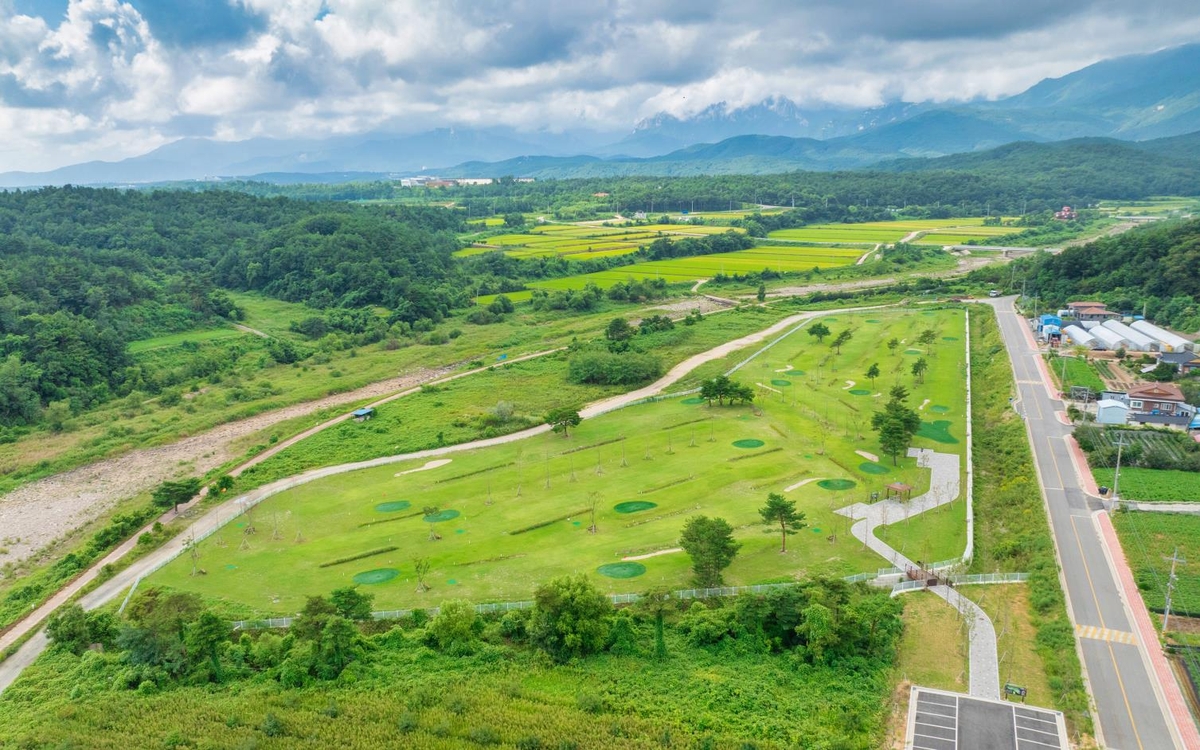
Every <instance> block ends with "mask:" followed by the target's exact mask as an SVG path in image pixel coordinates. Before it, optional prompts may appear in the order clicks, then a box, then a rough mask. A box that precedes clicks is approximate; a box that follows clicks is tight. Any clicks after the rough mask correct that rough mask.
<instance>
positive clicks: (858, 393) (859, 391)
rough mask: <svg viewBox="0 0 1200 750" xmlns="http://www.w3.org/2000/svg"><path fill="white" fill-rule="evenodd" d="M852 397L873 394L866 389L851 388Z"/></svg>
mask: <svg viewBox="0 0 1200 750" xmlns="http://www.w3.org/2000/svg"><path fill="white" fill-rule="evenodd" d="M850 395H851V396H870V395H871V392H870V391H869V390H867V389H866V388H851V389H850Z"/></svg>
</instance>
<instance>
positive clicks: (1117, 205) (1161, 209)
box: [1100, 196, 1200, 216]
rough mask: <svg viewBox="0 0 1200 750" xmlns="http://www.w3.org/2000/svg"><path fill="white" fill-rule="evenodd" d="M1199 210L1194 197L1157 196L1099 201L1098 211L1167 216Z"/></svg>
mask: <svg viewBox="0 0 1200 750" xmlns="http://www.w3.org/2000/svg"><path fill="white" fill-rule="evenodd" d="M1197 210H1200V201H1198V200H1196V199H1195V198H1187V197H1176V196H1157V197H1152V198H1146V199H1144V200H1138V201H1101V202H1100V211H1101V212H1102V213H1105V214H1109V215H1112V216H1169V215H1172V214H1182V213H1189V212H1194V211H1197Z"/></svg>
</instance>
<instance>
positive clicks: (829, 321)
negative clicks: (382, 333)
mask: <svg viewBox="0 0 1200 750" xmlns="http://www.w3.org/2000/svg"><path fill="white" fill-rule="evenodd" d="M824 321H825V323H826V325H828V326H829V327H830V328H831V329H832V330H833V332H834V334H835V335H836V334H837V333H838V332H840V331H841V330H844V329H846V328H849V329H852V330H853V331H854V337H853V338H852V339H851V340H850V342H849V343H848V344H846V345H845V346H844V347H843V348H842V352H841V354H840V355H836V354H834V352H833V350H832V349H831V348H830V346H829V343H828V341H826V342H825V343H824V344H820V343H818V342H817V341H816V340H815V339H813V338H812V337H810V336H808V335H806V334H805V332H804V330H805V329H804V328H803V327H801V328H799V329H793V330H792V331H791V332H789V333H788V334H786V335H784V336H783V337H782V338H781V339H780V340H779V341H778V343H777V344H776V345H775V346H773V347H772V348H770V349H768V350H767V351H766V352H765V353H761V354H759V355H758V356H757V357H756V358H755V359H754V360H753V361H752V362H750V363H749V364H748V365H747V366H746V367H745V368H744V369H742V370H741V371H740V372H739V373H738V374H736V375H735V376H734V377H735V379H737V380H739V381H741V382H744V383H748V384H753V385H754V386H755V388H756V390H757V394H758V396H757V398H756V401H755V403H754V404H753V406H729V405H725V406H717V405H714V406H709V405H708V404H707V403H706V402H704V401H703V400H702V399H699V398H697V397H694V396H686V395H685V396H680V397H675V398H671V399H666V400H663V401H658V402H652V403H646V404H641V405H637V406H630V407H627V408H625V409H622V410H619V411H616V412H612V413H610V414H606V415H604V416H600V417H596V418H594V419H590V420H587V421H585V422H584V423H583V424H581V425H580V426H579V427H577V428H575V429H573V430H572V431H571V434H570V437H568V438H564V437H562V436H561V435H557V434H552V433H543V434H540V435H536V436H533V437H529V438H525V439H523V440H517V441H514V442H511V443H506V444H502V445H497V446H493V447H490V448H485V449H478V450H474V451H464V452H461V453H453V454H450V455H447V456H446V457H445V458H449V459H450V461H449V462H447V463H435V464H429V463H427V460H426V459H418V460H414V461H408V462H404V463H396V464H391V465H385V466H379V467H374V468H370V469H362V470H358V471H355V472H351V473H347V474H342V475H336V476H332V477H326V478H324V479H319V480H316V481H312V482H309V483H307V484H304V485H301V486H298V487H295V488H292V489H290V490H287V491H285V492H283V493H281V494H279V495H276V496H275V497H273V498H270V499H268V500H266V501H264V502H263V503H262V504H261V505H260V506H258V508H257V509H255V510H254V511H253V517H252V518H247V517H245V516H242V517H239V518H237V519H235V521H234V522H232V523H231V524H229V525H227V526H226V527H225V528H224V529H223V530H222V531H221V532H218V533H217V534H215V535H213V536H211V537H209V538H208V539H206V540H203V541H202V542H200V544H199V547H198V553H199V557H198V560H197V561H196V565H197V566H198V567H199V568H202V569H204V570H205V571H206V573H205V574H204V575H192V566H193V561H192V560H191V559H190V558H189V557H188V556H186V555H185V556H183V557H181V558H179V559H178V560H176V561H174V562H173V563H171V564H170V565H168V566H167V567H165V568H164V569H162V570H161V571H159V572H158V573H156V574H155V575H154V576H152V579H151V580H150V581H148V583H153V584H162V585H167V586H170V587H172V588H176V589H183V590H190V591H196V592H198V593H200V594H203V595H205V596H209V597H213V598H217V599H225V600H227V601H231V602H233V603H236V604H238V605H240V606H241V608H243V609H245V608H249V609H251V610H252V611H256V612H261V613H292V612H295V611H297V609H298V608H299V607H300V606H301V604H302V603H303V601H304V597H305V596H306V595H310V594H317V593H324V592H327V591H329V590H331V589H333V588H336V587H339V586H344V585H353V584H355V583H357V584H360V585H362V586H364V587H365V588H366V589H368V590H370V591H371V593H373V594H374V595H375V601H376V606H377V607H379V608H381V609H387V608H402V607H412V606H429V605H431V604H436V603H438V602H441V601H443V600H445V599H446V598H448V597H462V598H467V599H470V600H472V601H476V602H484V601H511V600H520V599H524V598H527V597H528V596H529V593H530V591H531V589H532V587H533V586H534V585H535V584H536V583H537V582H539V581H542V580H545V579H547V578H550V577H552V576H555V575H560V574H563V573H576V572H578V573H585V574H587V575H589V576H590V577H592V578H593V579H594V580H595V581H596V582H597V584H598V585H600V586H601V587H602V588H603V589H604V590H606V591H609V592H613V593H617V592H630V591H644V590H645V589H647V588H649V587H651V586H655V585H664V586H670V587H675V588H679V587H683V586H685V585H687V582H688V580H689V578H690V567H689V566H690V563H689V560H688V557H687V555H686V554H684V553H682V552H681V551H679V550H678V549H677V547H678V538H679V532H680V530H681V528H682V526H683V524H684V522H685V521H686V520H687V519H688V518H689V517H691V516H693V515H697V514H705V515H710V516H719V517H722V518H725V519H726V520H728V521H729V523H730V524H731V525H732V526H733V527H734V529H735V537H736V538H737V539H738V540H739V541H740V542H741V543H742V549H741V552H740V554H739V555H738V557H737V559H736V560H735V561H734V563H733V565H732V566H731V567H730V568H729V569H728V570H727V571H726V580H727V582H728V583H730V584H734V585H737V584H750V583H761V582H767V581H779V580H792V579H797V578H803V577H806V576H811V575H816V574H828V575H849V574H854V573H858V572H861V571H866V570H874V569H875V568H878V567H880V566H881V564H882V559H881V558H879V557H877V556H876V555H875V554H874V553H872V552H870V551H869V550H866V549H864V548H863V545H862V544H861V543H859V542H857V541H856V540H854V539H853V538H852V537H850V535H849V533H848V528H847V527H848V523H847V521H846V519H845V518H843V517H841V516H838V515H836V514H834V512H833V511H834V509H835V508H839V507H843V506H845V505H849V504H851V503H854V502H859V501H864V500H868V499H869V496H870V493H872V492H878V491H880V490H881V489H882V487H883V485H885V484H887V483H888V482H893V481H897V480H899V481H904V482H906V483H908V484H911V485H913V486H914V487H915V488H916V492H918V493H919V492H923V491H925V490H926V489H927V488H928V485H929V475H928V471H927V470H925V469H920V468H918V467H917V466H916V464H915V461H914V460H913V459H908V458H902V459H900V461H899V465H898V466H893V465H892V462H891V460H890V459H888V458H887V457H886V456H883V457H881V456H878V455H875V454H878V453H879V447H878V442H877V439H876V436H875V435H874V434H873V433H872V432H871V430H870V428H869V422H870V415H871V413H872V412H873V411H875V410H876V409H878V408H880V404H881V401H882V399H883V398H885V394H884V392H885V391H886V390H887V389H888V388H889V387H890V386H891V385H892V384H894V383H902V384H904V385H905V386H906V387H908V388H910V390H911V391H912V395H911V397H910V403H912V405H913V406H917V407H920V409H921V411H920V412H919V413H920V414H921V415H922V417H923V419H925V420H928V422H927V423H926V424H925V425H924V426H923V429H922V431H921V432H920V433H919V434H918V437H917V438H916V441H915V445H916V446H918V447H927V448H933V449H935V450H939V451H944V452H952V453H958V454H960V455H961V454H962V452H963V451H964V449H965V445H964V442H965V441H964V440H963V438H964V415H965V392H964V387H963V382H962V375H961V372H962V368H963V366H964V352H963V343H962V340H961V337H962V335H963V333H962V328H963V313H962V312H961V311H960V310H939V311H926V312H916V311H907V312H901V311H881V310H876V311H864V312H861V313H853V314H851V313H838V314H836V315H833V316H827V317H825V318H824ZM926 328H933V329H935V331H936V332H937V333H938V336H937V339H936V341H937V343H936V344H934V345H932V346H931V347H930V349H929V350H928V351H919V350H917V349H915V348H913V347H909V348H908V349H907V350H905V351H897V353H896V354H889V353H888V352H887V351H886V350H883V351H881V347H880V346H879V342H880V341H885V340H887V339H888V338H891V337H897V338H900V339H903V340H906V341H914V340H915V338H916V336H917V335H918V334H919V333H920V332H921V331H922V330H924V329H926ZM760 348H761V344H758V345H754V346H753V347H750V348H749V349H747V350H745V351H744V352H741V353H735V354H734V355H731V356H730V358H729V360H727V361H730V360H742V359H745V358H746V357H747V356H750V355H751V354H753V353H754V352H756V351H759V350H760ZM909 351H913V352H916V353H917V354H923V355H925V356H926V357H927V358H928V361H929V364H930V369H929V372H928V373H927V374H926V378H925V382H924V383H923V384H915V383H913V379H912V377H911V375H909V368H910V367H911V363H912V362H913V361H914V359H915V354H909V353H908V352H909ZM875 362H878V363H879V365H880V368H881V369H882V371H883V374H882V375H881V376H880V377H879V378H878V379H877V381H876V382H874V383H871V382H869V381H867V380H866V379H865V378H864V377H863V376H862V373H863V372H865V371H866V370H867V369H868V368H869V367H870V365H871V364H872V363H875ZM496 396H499V397H501V398H503V397H504V394H502V393H501V394H489V398H494V397H496ZM368 424H369V423H368ZM770 492H781V493H784V494H785V495H786V496H787V497H789V498H790V499H793V500H795V501H796V503H797V505H798V507H800V508H801V509H802V510H804V511H805V513H806V514H807V517H808V524H809V525H808V528H805V529H803V530H802V531H800V532H799V533H798V534H797V535H796V536H793V537H791V538H789V540H788V545H787V547H788V551H787V553H786V554H781V553H780V551H779V547H780V544H779V541H780V540H779V536H778V535H777V534H776V533H774V532H773V531H772V530H771V529H768V528H766V527H764V526H763V525H762V523H761V518H760V517H759V515H758V508H759V507H760V506H761V505H762V504H763V502H764V501H765V499H766V496H767V494H768V493H770ZM593 504H594V506H595V524H596V527H597V529H598V530H597V532H596V533H590V532H589V527H590V526H591V525H592V515H591V510H590V509H591V507H592V506H593ZM958 518H960V516H958V515H957V513H956V512H955V511H953V510H952V511H948V512H946V513H945V514H944V515H943V516H942V517H940V518H939V519H938V520H939V521H940V522H942V523H938V524H936V526H938V527H939V528H940V529H941V533H940V534H939V537H940V538H939V539H938V540H936V547H937V548H938V550H939V551H940V550H942V549H950V550H958V553H961V550H962V548H963V545H964V543H965V527H964V524H962V523H960V522H958V521H957V519H958ZM896 520H897V522H898V523H897V525H896V527H895V528H888V538H889V541H891V542H893V543H896V544H900V545H904V546H907V547H908V548H910V549H921V548H925V547H927V546H929V545H931V543H932V540H929V539H927V538H926V536H924V534H925V531H923V530H922V529H923V526H922V525H921V524H918V523H915V522H914V523H911V524H905V523H899V522H900V521H901V520H902V519H896ZM249 525H253V527H254V528H255V529H256V533H253V534H249V533H246V530H247V528H248V526H249ZM907 534H914V535H917V536H914V537H913V538H912V539H911V540H906V538H905V537H906V535H907ZM431 537H437V538H436V539H434V538H431ZM418 557H427V558H428V559H429V560H430V562H431V565H432V570H431V572H430V573H429V575H428V577H427V582H428V583H429V584H430V585H431V586H432V587H433V588H432V591H431V592H428V593H418V592H417V591H416V589H417V580H416V578H415V574H414V560H415V559H416V558H418Z"/></svg>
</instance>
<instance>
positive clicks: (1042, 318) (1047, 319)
mask: <svg viewBox="0 0 1200 750" xmlns="http://www.w3.org/2000/svg"><path fill="white" fill-rule="evenodd" d="M1046 326H1054V327H1055V328H1062V318H1060V317H1058V316H1057V315H1051V314H1050V313H1046V314H1045V315H1039V316H1038V330H1039V331H1043V330H1045V328H1046Z"/></svg>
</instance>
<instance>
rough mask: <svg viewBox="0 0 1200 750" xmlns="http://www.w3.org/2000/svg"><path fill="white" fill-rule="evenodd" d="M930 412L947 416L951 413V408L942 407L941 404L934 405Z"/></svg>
mask: <svg viewBox="0 0 1200 750" xmlns="http://www.w3.org/2000/svg"><path fill="white" fill-rule="evenodd" d="M929 411H931V412H933V413H934V414H946V413H948V412H949V411H950V407H949V406H942V405H941V404H934V405H933V406H931V407H929Z"/></svg>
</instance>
